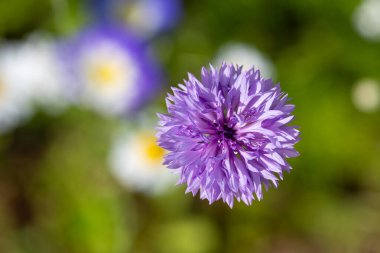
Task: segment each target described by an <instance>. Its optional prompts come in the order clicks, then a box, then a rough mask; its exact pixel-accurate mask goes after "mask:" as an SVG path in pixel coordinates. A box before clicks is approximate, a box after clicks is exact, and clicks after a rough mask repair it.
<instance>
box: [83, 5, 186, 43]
mask: <svg viewBox="0 0 380 253" xmlns="http://www.w3.org/2000/svg"><path fill="white" fill-rule="evenodd" d="M87 2H88V3H89V7H90V8H89V9H90V10H91V11H92V13H93V14H94V18H95V19H96V20H97V22H101V23H119V24H124V25H126V26H127V27H128V28H129V29H130V30H131V31H133V32H134V33H135V34H136V35H139V36H141V37H142V38H145V39H150V38H152V37H155V36H156V35H158V34H160V33H161V32H164V31H167V30H170V29H172V28H173V27H175V26H176V25H177V24H178V22H179V20H180V18H181V14H182V1H181V0H128V1H125V0H107V1H104V0H87Z"/></svg>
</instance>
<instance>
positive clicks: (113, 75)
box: [62, 25, 162, 115]
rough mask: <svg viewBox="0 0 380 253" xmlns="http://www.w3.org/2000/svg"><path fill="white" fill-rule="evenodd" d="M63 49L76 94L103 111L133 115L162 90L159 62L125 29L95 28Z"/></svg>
mask: <svg viewBox="0 0 380 253" xmlns="http://www.w3.org/2000/svg"><path fill="white" fill-rule="evenodd" d="M62 49H63V50H62V54H63V59H64V63H65V68H66V69H67V70H68V73H69V76H70V77H71V78H72V81H71V84H72V86H71V87H68V88H69V89H70V88H71V91H72V93H74V94H73V97H75V96H76V97H79V98H80V99H81V101H82V102H84V103H85V104H86V105H88V106H90V107H92V108H94V109H95V110H97V111H99V112H101V113H104V114H110V115H125V114H128V115H130V114H132V113H134V112H135V111H136V110H138V109H139V108H140V107H142V106H143V105H145V104H146V103H147V102H148V101H149V100H151V99H152V98H153V97H154V95H156V94H157V92H158V91H159V88H160V81H161V77H162V73H161V71H160V70H159V67H158V65H157V64H156V62H155V61H154V59H153V57H151V55H149V54H148V52H147V50H146V48H145V46H144V45H143V43H141V42H140V41H139V40H138V39H136V38H135V37H134V36H132V35H131V34H129V33H128V32H127V31H125V30H124V29H122V28H118V27H115V26H111V25H103V26H95V27H91V28H89V29H87V30H84V31H83V32H81V33H80V34H78V35H77V37H76V38H74V39H73V40H72V41H70V42H69V43H66V44H64V45H63V46H62Z"/></svg>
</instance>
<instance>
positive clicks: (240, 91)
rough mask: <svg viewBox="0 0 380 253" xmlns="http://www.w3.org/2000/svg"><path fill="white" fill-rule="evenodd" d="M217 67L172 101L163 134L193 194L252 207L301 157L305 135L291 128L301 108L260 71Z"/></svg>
mask: <svg viewBox="0 0 380 253" xmlns="http://www.w3.org/2000/svg"><path fill="white" fill-rule="evenodd" d="M210 68H211V69H210V70H209V71H208V70H206V69H205V68H203V69H202V79H201V81H198V80H197V79H196V78H195V77H194V76H192V75H191V74H189V80H185V81H184V82H185V85H179V88H173V95H170V94H169V95H168V97H167V106H168V114H167V115H162V114H161V115H159V116H160V122H159V125H160V127H159V132H158V136H159V144H160V146H161V147H163V148H165V149H167V150H169V151H170V153H169V154H168V155H167V156H166V157H165V163H164V164H166V165H167V166H168V168H170V169H173V170H176V171H179V173H180V174H181V176H180V179H179V183H181V184H183V183H186V184H187V192H192V194H193V195H195V194H197V193H198V191H199V192H200V197H201V198H202V199H208V200H209V202H210V204H211V203H213V202H214V201H216V200H219V199H222V200H223V202H226V203H227V204H228V205H229V206H230V207H232V206H233V201H234V198H236V199H237V200H238V201H240V199H241V200H243V201H244V203H246V204H247V205H249V204H251V202H252V200H253V199H254V196H253V195H254V194H255V195H256V196H257V198H258V199H259V200H260V199H262V187H265V188H268V187H269V186H270V185H271V184H273V185H274V186H276V187H277V180H278V177H279V178H281V179H282V176H283V172H284V171H289V170H290V169H291V167H290V165H289V164H288V163H287V162H286V159H285V158H289V157H295V156H298V152H297V151H296V150H295V149H294V147H293V146H294V144H295V143H297V142H298V133H299V132H298V130H297V129H296V127H294V126H287V124H288V123H289V122H291V121H292V120H293V117H294V116H293V115H291V112H292V111H293V109H294V105H290V104H286V103H287V100H288V96H287V95H286V94H285V93H283V92H281V89H280V86H279V85H278V84H277V85H274V83H273V82H272V80H270V79H264V78H262V77H261V76H260V72H259V70H255V69H253V68H252V69H250V70H248V71H243V70H242V67H234V66H233V65H226V64H223V65H222V66H221V67H220V69H214V68H213V67H212V66H210ZM276 174H277V176H276Z"/></svg>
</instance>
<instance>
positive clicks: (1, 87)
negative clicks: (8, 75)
mask: <svg viewBox="0 0 380 253" xmlns="http://www.w3.org/2000/svg"><path fill="white" fill-rule="evenodd" d="M3 94H4V84H3V82H2V81H1V79H0V98H1V97H2V96H3Z"/></svg>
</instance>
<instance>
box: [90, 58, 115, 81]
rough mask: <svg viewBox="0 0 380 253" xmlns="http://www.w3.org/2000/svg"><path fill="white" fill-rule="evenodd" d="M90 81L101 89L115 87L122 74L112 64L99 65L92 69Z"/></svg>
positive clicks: (103, 63)
mask: <svg viewBox="0 0 380 253" xmlns="http://www.w3.org/2000/svg"><path fill="white" fill-rule="evenodd" d="M89 74H90V79H91V80H93V81H94V82H95V83H96V84H97V85H98V86H100V87H109V86H114V85H115V84H116V83H117V81H118V80H119V79H120V77H121V75H122V73H121V70H120V68H118V66H117V65H116V64H113V63H112V62H102V63H97V64H95V65H94V66H92V68H91V69H90V73H89Z"/></svg>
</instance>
